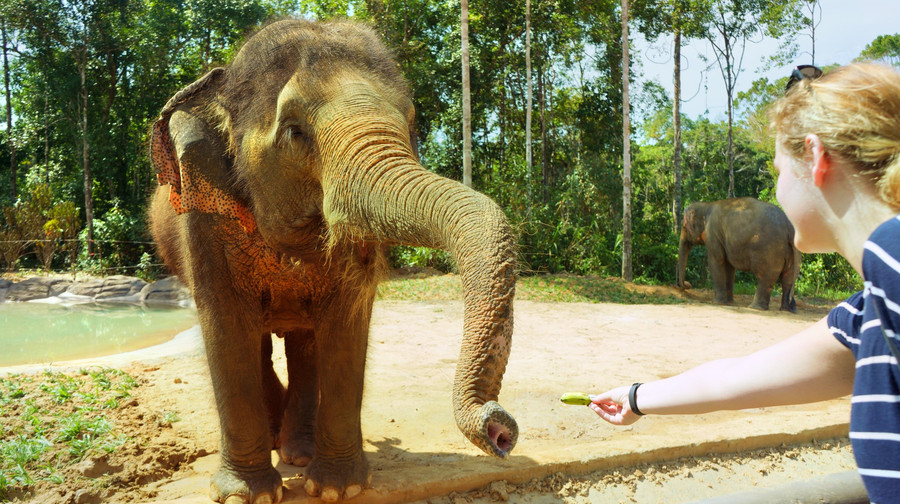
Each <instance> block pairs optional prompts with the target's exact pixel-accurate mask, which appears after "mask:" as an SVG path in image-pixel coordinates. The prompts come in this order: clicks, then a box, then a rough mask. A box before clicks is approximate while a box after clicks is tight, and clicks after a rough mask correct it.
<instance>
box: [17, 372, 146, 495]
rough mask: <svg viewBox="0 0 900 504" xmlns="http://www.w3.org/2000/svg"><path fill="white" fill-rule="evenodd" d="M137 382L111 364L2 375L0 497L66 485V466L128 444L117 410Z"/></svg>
mask: <svg viewBox="0 0 900 504" xmlns="http://www.w3.org/2000/svg"><path fill="white" fill-rule="evenodd" d="M136 386H137V381H135V379H134V378H132V377H131V376H130V375H128V374H127V373H125V372H123V371H119V370H117V369H111V368H92V369H83V370H81V371H80V372H78V373H77V374H74V375H67V374H63V373H56V372H52V371H45V372H44V373H43V374H38V375H20V374H12V375H9V376H7V377H4V378H0V500H6V499H8V498H10V496H11V495H22V494H24V493H25V492H27V491H28V490H29V488H30V487H32V486H33V485H35V484H36V483H37V482H40V481H49V482H51V483H54V484H58V485H61V484H63V483H64V480H63V477H62V476H60V474H59V473H60V472H61V471H62V470H63V469H64V468H65V467H67V466H69V465H72V464H76V463H78V462H79V461H81V460H83V459H84V458H85V457H87V456H90V455H93V454H106V453H112V452H113V451H115V450H116V449H118V448H119V447H120V446H122V445H123V444H125V443H126V442H127V441H128V438H127V437H126V436H124V435H122V434H121V433H119V432H117V431H116V428H115V425H114V424H113V422H112V421H111V420H110V416H113V415H112V411H111V410H115V409H117V408H119V407H120V404H121V403H122V400H123V399H125V398H127V397H129V396H130V392H131V390H132V389H133V388H134V387H136Z"/></svg>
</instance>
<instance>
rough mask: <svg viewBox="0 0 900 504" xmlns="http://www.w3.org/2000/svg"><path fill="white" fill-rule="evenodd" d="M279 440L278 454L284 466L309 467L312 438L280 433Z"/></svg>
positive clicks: (311, 453)
mask: <svg viewBox="0 0 900 504" xmlns="http://www.w3.org/2000/svg"><path fill="white" fill-rule="evenodd" d="M280 438H281V446H280V448H279V450H278V452H279V453H280V454H281V460H282V461H284V463H285V464H291V465H295V466H298V467H306V466H308V465H309V463H310V461H311V460H312V457H313V445H314V443H313V439H312V436H292V435H290V434H289V433H286V432H284V431H282V432H281V436H280Z"/></svg>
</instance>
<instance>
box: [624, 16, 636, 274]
mask: <svg viewBox="0 0 900 504" xmlns="http://www.w3.org/2000/svg"><path fill="white" fill-rule="evenodd" d="M628 44H629V41H628V0H622V166H623V171H622V278H624V279H625V280H626V281H628V282H630V281H632V280H633V277H634V273H633V271H632V265H631V123H630V109H629V104H628V74H629V72H628V67H629V66H630V65H631V61H630V60H629V58H628Z"/></svg>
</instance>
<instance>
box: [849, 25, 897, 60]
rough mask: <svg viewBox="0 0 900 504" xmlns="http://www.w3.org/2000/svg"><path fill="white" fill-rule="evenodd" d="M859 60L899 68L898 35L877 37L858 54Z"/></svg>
mask: <svg viewBox="0 0 900 504" xmlns="http://www.w3.org/2000/svg"><path fill="white" fill-rule="evenodd" d="M857 59H859V60H875V61H882V62H884V63H887V64H889V65H894V66H900V33H896V34H894V35H879V36H877V37H875V40H873V41H872V42H870V43H869V44H868V45H867V46H866V47H865V49H863V50H862V52H861V53H859V58H857Z"/></svg>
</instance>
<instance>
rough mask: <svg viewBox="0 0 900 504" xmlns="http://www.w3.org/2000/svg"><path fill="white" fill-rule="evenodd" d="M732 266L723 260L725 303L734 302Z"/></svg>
mask: <svg viewBox="0 0 900 504" xmlns="http://www.w3.org/2000/svg"><path fill="white" fill-rule="evenodd" d="M734 273H735V271H734V266H732V265H731V263H730V262H728V261H725V303H726V304H732V303H734Z"/></svg>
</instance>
